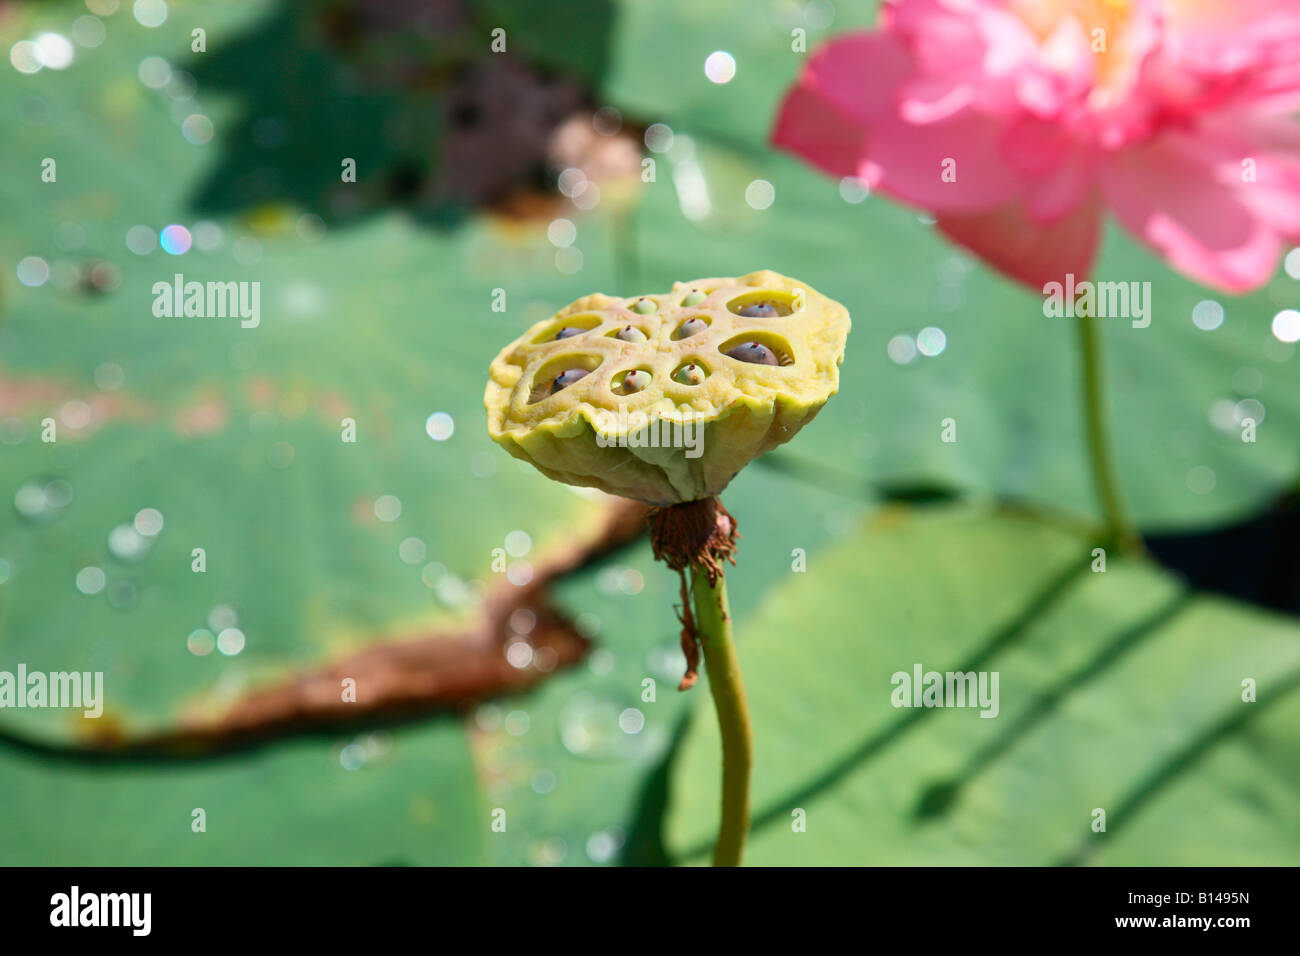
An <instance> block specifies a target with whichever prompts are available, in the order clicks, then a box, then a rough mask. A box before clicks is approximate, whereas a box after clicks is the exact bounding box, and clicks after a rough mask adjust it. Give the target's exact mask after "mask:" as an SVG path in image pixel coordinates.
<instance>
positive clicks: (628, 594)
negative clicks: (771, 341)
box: [473, 468, 869, 865]
mask: <svg viewBox="0 0 1300 956" xmlns="http://www.w3.org/2000/svg"><path fill="white" fill-rule="evenodd" d="M537 480H539V481H541V480H543V479H541V478H538V479H537ZM724 498H725V500H726V503H727V507H728V508H729V509H730V511H731V512H732V514H733V515H734V516H735V518H736V520H737V522H738V524H739V527H740V532H741V542H740V550H739V552H738V554H737V564H736V566H735V567H734V568H732V569H731V570H730V573H729V577H728V581H729V584H730V591H731V600H732V610H733V612H734V613H735V615H736V618H737V622H738V623H737V627H738V628H740V629H742V630H743V629H745V628H747V627H748V626H749V625H750V622H751V621H752V620H754V617H755V613H754V612H755V609H757V608H759V607H761V606H762V598H763V595H764V594H765V593H767V592H768V591H770V590H772V589H774V588H777V587H778V586H779V585H780V584H781V582H783V581H785V580H786V579H787V578H788V577H789V575H790V574H791V573H792V572H791V568H792V566H794V565H796V564H797V563H798V562H799V561H800V559H801V554H800V552H802V560H804V561H807V562H814V563H815V562H816V560H817V558H816V557H815V555H817V554H818V553H820V552H821V550H822V549H824V548H825V547H827V546H828V544H830V543H832V542H835V541H838V540H841V539H842V538H843V537H845V536H846V535H848V534H850V533H851V532H852V531H853V529H854V528H855V527H856V525H857V522H858V519H859V518H860V517H861V516H862V515H863V514H865V513H866V512H867V510H868V507H869V506H868V505H866V504H864V503H863V502H862V501H861V500H855V499H854V498H848V497H844V496H841V495H837V494H834V493H832V492H828V491H824V490H822V489H819V488H816V487H813V486H810V485H807V484H806V483H803V482H800V481H798V480H797V479H795V478H793V477H791V476H786V475H781V474H778V473H773V472H770V471H767V470H762V469H753V468H750V469H746V470H745V471H743V472H742V473H741V474H740V475H738V476H737V478H736V480H735V481H734V482H733V483H732V484H731V486H730V487H729V488H728V489H727V492H726V494H725V495H724ZM556 599H557V602H558V603H559V605H560V606H561V607H562V608H563V609H564V610H565V611H566V612H567V613H568V614H569V615H570V616H571V617H572V618H574V619H575V620H576V621H577V622H578V624H579V627H580V628H581V629H583V630H584V631H585V632H587V633H590V634H592V635H593V637H594V640H595V642H596V649H595V650H594V651H593V653H592V654H591V656H590V657H589V658H588V661H587V663H586V664H585V665H584V666H583V667H581V668H575V669H573V670H570V671H567V672H564V673H560V674H556V675H555V676H554V677H552V678H551V679H549V680H547V681H546V682H545V683H544V684H541V685H539V686H538V687H537V688H536V690H535V691H534V692H533V693H532V694H530V695H529V697H528V698H527V699H524V700H516V701H499V702H494V703H492V704H488V705H486V706H484V707H482V708H480V709H479V710H478V711H477V712H476V714H475V721H474V724H473V726H474V727H475V729H476V733H475V734H474V752H475V756H476V760H477V762H478V765H479V767H480V777H481V778H482V779H483V780H484V781H485V786H486V788H487V799H488V800H489V801H491V803H492V806H494V807H495V806H499V807H502V808H503V809H505V810H506V813H507V818H508V820H509V821H510V825H509V826H508V827H507V829H506V832H505V833H502V834H498V835H496V836H494V838H493V840H492V841H491V843H490V844H489V851H490V857H491V860H492V861H493V862H494V863H497V864H508V865H517V864H521V863H560V864H563V865H579V864H605V863H610V862H615V861H620V860H621V861H623V862H630V863H636V864H652V863H663V862H665V858H664V857H663V853H662V847H661V846H660V845H659V833H658V823H659V815H660V814H661V813H662V801H663V792H664V785H665V782H666V774H667V769H666V767H667V764H668V762H669V761H670V759H671V748H672V746H673V743H674V740H675V739H676V735H677V731H678V727H679V726H680V724H681V722H682V719H683V717H684V716H685V714H686V713H687V711H688V710H689V708H690V707H691V706H692V704H693V703H698V704H699V705H700V706H707V701H704V700H703V696H704V695H707V688H705V687H704V686H703V685H702V684H701V685H697V686H696V687H695V688H694V689H692V690H690V691H687V692H685V693H679V692H678V690H677V684H678V681H680V680H681V676H682V672H683V670H684V668H685V659H684V658H683V656H682V653H681V650H680V638H679V633H680V630H681V625H680V623H679V622H678V620H677V618H676V615H675V608H676V607H677V606H679V605H680V598H679V591H678V579H677V576H676V575H675V574H674V573H673V572H672V571H670V570H668V568H667V567H665V566H664V565H662V564H659V563H656V562H655V561H654V559H653V557H652V556H651V554H650V547H649V544H648V542H645V541H641V542H639V543H638V544H636V545H635V546H634V547H632V548H628V549H626V550H625V551H623V552H619V553H617V554H615V555H613V556H611V557H610V558H609V559H607V560H605V561H603V562H601V563H600V564H598V565H596V566H594V567H592V568H590V569H587V570H585V571H583V572H582V573H580V574H574V575H569V576H567V577H566V578H565V579H564V580H563V581H562V582H561V583H560V584H558V585H557V588H556ZM647 680H652V681H653V682H654V684H653V697H654V699H653V700H647V699H646V697H647V693H646V691H647V685H646V684H645V681H647ZM629 711H630V712H629ZM625 712H627V713H626V716H624V714H625ZM620 717H622V718H623V720H622V721H620Z"/></svg>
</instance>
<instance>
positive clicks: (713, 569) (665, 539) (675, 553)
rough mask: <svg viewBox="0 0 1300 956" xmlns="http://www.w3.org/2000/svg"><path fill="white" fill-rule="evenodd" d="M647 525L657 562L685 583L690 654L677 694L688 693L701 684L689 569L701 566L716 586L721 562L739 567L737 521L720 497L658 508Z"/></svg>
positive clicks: (683, 616) (685, 639)
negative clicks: (660, 562) (675, 573)
mask: <svg viewBox="0 0 1300 956" xmlns="http://www.w3.org/2000/svg"><path fill="white" fill-rule="evenodd" d="M646 523H647V524H648V525H649V527H650V546H651V548H652V549H653V551H654V556H655V558H656V559H657V560H659V561H662V562H664V563H665V564H666V565H668V567H670V568H672V570H674V571H676V572H677V575H678V577H679V578H680V579H681V595H682V608H681V611H679V612H678V620H680V621H681V622H682V653H683V654H685V655H686V673H685V675H683V677H682V682H681V683H680V684H679V685H678V686H677V689H678V690H690V689H691V687H693V686H694V685H695V682H696V681H697V680H698V679H699V676H700V675H699V665H700V649H699V642H700V637H699V634H698V632H697V631H696V629H695V618H694V616H693V615H692V614H691V595H690V586H689V584H688V583H687V580H686V570H687V568H690V567H699V568H700V569H701V570H702V571H704V573H705V575H706V576H707V577H708V579H709V585H710V586H714V585H716V584H717V583H718V579H719V578H721V577H722V575H723V565H722V562H723V561H724V560H725V561H730V562H731V563H732V564H735V563H736V557H735V554H736V541H737V540H738V539H739V538H740V534H739V533H738V532H737V531H736V519H735V518H733V517H732V516H731V513H730V512H729V511H727V509H726V508H725V507H724V506H723V504H722V502H721V501H719V500H718V499H717V498H701V499H699V500H697V501H686V502H683V503H681V504H678V505H672V506H670V507H667V508H655V509H654V510H653V511H651V512H650V515H649V517H648V518H647V519H646Z"/></svg>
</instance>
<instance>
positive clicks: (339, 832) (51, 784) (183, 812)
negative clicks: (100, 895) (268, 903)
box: [0, 720, 490, 866]
mask: <svg viewBox="0 0 1300 956" xmlns="http://www.w3.org/2000/svg"><path fill="white" fill-rule="evenodd" d="M0 807H3V808H4V821H5V825H4V826H3V827H0V865H4V866H159V865H170V866H393V865H430V866H437V865H442V866H448V865H470V864H474V863H478V862H481V860H482V854H483V852H484V844H485V841H486V837H487V834H488V833H489V824H490V819H489V815H488V808H486V807H484V806H482V805H481V802H480V797H479V795H478V793H477V792H476V789H475V787H474V786H473V766H472V764H471V763H470V755H469V752H468V750H467V749H466V742H465V736H464V733H463V730H462V728H461V727H460V725H459V723H458V722H457V721H454V720H443V721H439V722H437V723H433V724H430V725H426V726H424V727H421V728H405V729H401V730H397V731H394V732H391V733H389V732H380V733H376V734H362V735H358V736H353V737H339V738H337V739H333V740H329V739H308V740H296V741H291V742H287V743H284V744H279V745H276V746H273V747H270V748H267V749H265V750H258V751H253V752H244V753H241V754H239V755H238V756H237V757H224V758H220V759H216V760H201V761H196V762H187V761H181V762H175V761H165V760H164V761H157V762H146V763H144V764H140V763H135V762H128V763H124V764H123V763H119V764H106V763H86V762H84V761H78V760H68V759H66V758H64V759H54V760H51V759H50V758H48V757H43V758H42V761H41V762H36V761H34V760H33V759H31V757H30V756H29V755H26V754H23V753H22V752H20V751H15V750H13V749H11V748H10V747H9V746H7V745H5V744H4V743H3V742H0ZM195 810H203V811H204V820H203V822H204V826H205V827H206V829H205V830H204V831H203V832H196V831H195V830H194V826H195V823H196V820H197V819H198V818H197V817H196V816H195V815H194V811H195Z"/></svg>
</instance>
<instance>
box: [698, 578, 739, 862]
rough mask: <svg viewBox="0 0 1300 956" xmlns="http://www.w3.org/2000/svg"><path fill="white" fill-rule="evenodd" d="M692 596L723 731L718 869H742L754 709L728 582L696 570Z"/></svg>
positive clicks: (717, 851) (715, 857)
mask: <svg viewBox="0 0 1300 956" xmlns="http://www.w3.org/2000/svg"><path fill="white" fill-rule="evenodd" d="M691 591H692V593H693V595H694V604H695V626H696V629H697V631H698V633H699V635H700V643H701V646H702V647H703V650H704V666H705V669H706V671H707V673H708V675H709V691H710V692H711V693H712V694H713V705H714V708H715V709H716V710H717V712H718V727H719V728H720V729H721V731H722V824H721V826H720V827H719V829H718V843H717V846H716V847H715V848H714V850H713V865H714V866H739V865H740V857H741V853H742V851H743V850H744V847H745V836H746V834H747V833H748V832H749V771H750V767H751V766H752V765H753V762H754V735H753V731H752V730H750V726H749V705H748V704H747V703H746V702H745V685H744V682H743V681H742V680H741V676H740V661H739V659H738V658H737V657H736V645H735V641H734V640H733V638H732V633H731V611H730V609H729V608H728V607H727V581H726V578H725V577H724V576H722V575H721V574H719V575H718V576H717V583H715V584H710V583H709V575H708V573H707V572H706V571H705V570H704V569H703V568H702V567H700V566H699V565H693V566H692V567H691Z"/></svg>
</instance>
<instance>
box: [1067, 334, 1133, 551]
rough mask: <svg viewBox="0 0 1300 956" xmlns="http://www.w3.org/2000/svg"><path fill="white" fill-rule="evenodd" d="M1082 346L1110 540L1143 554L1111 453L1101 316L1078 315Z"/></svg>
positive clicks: (1096, 477) (1091, 451) (1086, 404)
mask: <svg viewBox="0 0 1300 956" xmlns="http://www.w3.org/2000/svg"><path fill="white" fill-rule="evenodd" d="M1078 327H1079V350H1080V352H1081V354H1082V356H1083V413H1084V424H1085V425H1086V427H1087V433H1088V458H1089V461H1090V463H1091V465H1092V480H1093V485H1094V486H1095V488H1096V491H1097V498H1098V500H1099V501H1100V503H1101V511H1102V515H1103V517H1104V518H1105V521H1106V531H1107V536H1108V538H1109V540H1110V542H1111V543H1112V544H1113V545H1114V546H1115V547H1118V548H1119V549H1120V550H1121V551H1124V552H1128V553H1130V554H1140V553H1141V552H1142V550H1143V547H1142V537H1141V535H1139V534H1138V530H1137V527H1136V526H1135V525H1134V524H1133V519H1132V518H1131V517H1130V516H1129V513H1128V508H1127V506H1126V505H1125V503H1124V493H1123V491H1122V490H1121V488H1120V483H1119V477H1118V476H1117V474H1116V472H1115V462H1114V459H1113V458H1112V456H1111V439H1110V424H1109V421H1108V417H1107V411H1106V394H1105V387H1104V385H1103V382H1102V360H1101V332H1100V331H1099V330H1098V328H1097V320H1096V319H1095V318H1094V317H1092V316H1089V315H1083V314H1080V315H1079V316H1078Z"/></svg>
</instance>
